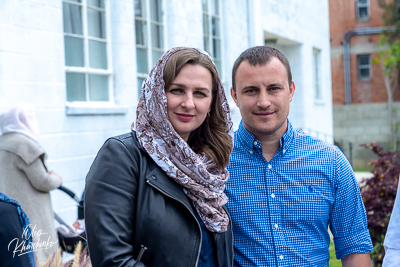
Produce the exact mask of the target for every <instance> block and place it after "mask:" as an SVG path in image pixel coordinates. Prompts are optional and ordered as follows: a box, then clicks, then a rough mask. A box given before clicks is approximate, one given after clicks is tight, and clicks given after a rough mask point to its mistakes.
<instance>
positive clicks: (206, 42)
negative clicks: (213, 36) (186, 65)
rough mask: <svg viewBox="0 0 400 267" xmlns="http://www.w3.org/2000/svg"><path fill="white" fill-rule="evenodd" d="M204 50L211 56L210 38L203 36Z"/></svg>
mask: <svg viewBox="0 0 400 267" xmlns="http://www.w3.org/2000/svg"><path fill="white" fill-rule="evenodd" d="M204 50H206V51H207V53H209V54H211V51H210V50H211V49H210V37H208V36H204Z"/></svg>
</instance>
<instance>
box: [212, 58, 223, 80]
mask: <svg viewBox="0 0 400 267" xmlns="http://www.w3.org/2000/svg"><path fill="white" fill-rule="evenodd" d="M214 63H215V65H216V66H217V70H218V74H219V76H221V75H222V72H221V71H222V62H221V60H214Z"/></svg>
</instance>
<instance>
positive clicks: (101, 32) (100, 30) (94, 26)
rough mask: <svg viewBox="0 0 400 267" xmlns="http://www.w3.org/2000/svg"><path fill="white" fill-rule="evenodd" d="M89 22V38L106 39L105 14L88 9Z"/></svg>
mask: <svg viewBox="0 0 400 267" xmlns="http://www.w3.org/2000/svg"><path fill="white" fill-rule="evenodd" d="M87 21H88V33H89V36H92V37H98V38H106V25H105V15H104V12H101V11H97V10H94V9H91V8H88V9H87Z"/></svg>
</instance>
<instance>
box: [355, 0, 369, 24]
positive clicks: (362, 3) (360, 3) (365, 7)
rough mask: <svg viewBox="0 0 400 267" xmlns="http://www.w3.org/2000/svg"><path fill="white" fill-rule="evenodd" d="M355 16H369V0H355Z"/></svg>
mask: <svg viewBox="0 0 400 267" xmlns="http://www.w3.org/2000/svg"><path fill="white" fill-rule="evenodd" d="M357 18H359V19H365V18H369V0H357Z"/></svg>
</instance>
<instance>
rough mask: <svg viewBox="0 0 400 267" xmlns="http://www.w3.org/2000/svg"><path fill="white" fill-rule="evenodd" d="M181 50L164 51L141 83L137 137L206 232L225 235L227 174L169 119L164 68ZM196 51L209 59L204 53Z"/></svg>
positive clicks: (225, 106)
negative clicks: (188, 202) (179, 189)
mask: <svg viewBox="0 0 400 267" xmlns="http://www.w3.org/2000/svg"><path fill="white" fill-rule="evenodd" d="M182 49H189V48H187V47H176V48H173V49H170V50H169V51H167V52H166V53H165V54H164V55H163V56H162V57H161V58H160V59H159V60H158V62H157V63H156V65H155V66H154V67H153V69H152V70H151V72H150V74H149V75H148V77H147V78H146V79H145V80H144V82H143V85H142V91H141V93H140V100H139V104H138V107H137V110H136V115H137V117H136V135H137V138H138V140H139V143H140V144H141V145H142V146H143V148H144V149H145V150H146V152H147V153H148V154H149V155H150V157H151V158H152V159H153V160H154V161H155V162H156V164H157V165H158V166H159V167H160V168H161V169H163V170H164V171H165V172H166V174H167V175H168V176H169V177H171V178H172V179H173V180H174V181H175V182H177V183H178V184H180V185H181V186H182V188H183V191H184V192H185V194H186V195H187V197H188V198H189V199H190V200H192V203H193V206H194V207H195V209H196V211H197V213H198V214H199V216H200V218H201V220H202V221H203V222H204V224H205V226H206V227H207V229H208V230H209V231H211V232H225V231H226V230H227V226H228V224H229V217H228V214H227V213H226V212H225V210H224V209H223V208H222V206H223V205H225V204H226V202H227V200H228V199H227V197H226V195H225V193H224V189H225V183H226V182H227V181H228V178H229V174H228V171H227V170H226V169H224V170H223V171H222V170H220V169H218V168H217V165H216V164H215V162H213V161H212V160H211V159H210V158H208V157H207V156H205V155H202V154H196V153H195V152H194V151H193V150H192V149H191V148H190V147H189V145H188V144H187V143H186V142H185V140H183V139H182V138H181V137H180V136H179V135H178V133H177V132H176V131H175V129H174V127H173V126H172V124H171V122H170V121H169V119H168V114H167V97H166V95H165V83H164V79H163V75H164V67H165V64H166V62H167V61H168V59H169V57H170V56H171V55H172V54H174V53H175V52H177V51H179V50H182ZM190 49H191V48H190ZM193 49H195V48H193ZM195 50H196V51H198V52H200V53H202V54H204V55H206V56H207V57H209V58H210V60H211V57H210V56H209V55H208V54H207V53H206V52H204V51H202V50H199V49H195ZM218 87H219V88H218V90H219V95H220V98H221V102H222V109H223V114H224V118H225V120H226V121H229V123H227V125H226V127H227V128H226V131H227V132H228V133H229V134H230V135H231V136H232V132H231V123H230V121H231V117H230V111H229V105H228V101H227V100H226V96H225V92H224V89H223V87H222V85H221V82H220V80H219V79H218Z"/></svg>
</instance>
